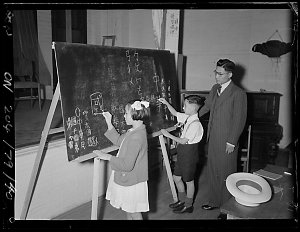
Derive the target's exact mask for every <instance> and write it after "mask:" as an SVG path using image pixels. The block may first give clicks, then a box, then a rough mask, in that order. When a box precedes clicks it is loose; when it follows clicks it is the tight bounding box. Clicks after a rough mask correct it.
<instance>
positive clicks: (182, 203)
mask: <svg viewBox="0 0 300 232" xmlns="http://www.w3.org/2000/svg"><path fill="white" fill-rule="evenodd" d="M183 205H184V202H181V201H177V202H175V203H171V204H169V207H170V208H171V209H176V208H178V207H180V206H183Z"/></svg>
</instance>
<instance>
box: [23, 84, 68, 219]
mask: <svg viewBox="0 0 300 232" xmlns="http://www.w3.org/2000/svg"><path fill="white" fill-rule="evenodd" d="M59 97H60V90H59V83H57V86H56V89H55V92H54V95H53V99H52V101H51V105H50V109H49V112H48V115H47V118H46V123H45V126H44V129H43V131H42V136H41V140H40V144H39V149H38V152H37V156H36V158H35V161H34V164H33V169H32V172H31V177H30V181H29V186H28V189H27V192H26V196H25V201H24V205H23V208H22V211H21V216H20V219H26V216H27V213H28V209H29V206H30V203H31V200H32V195H33V192H34V188H35V185H36V182H37V179H38V172H39V170H40V168H41V166H42V155H43V152H44V148H45V144H46V141H47V137H48V135H50V134H55V133H59V132H63V131H64V128H63V127H59V128H55V129H50V126H51V122H52V119H53V115H54V112H55V109H56V106H57V103H58V100H59Z"/></svg>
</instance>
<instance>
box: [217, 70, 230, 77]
mask: <svg viewBox="0 0 300 232" xmlns="http://www.w3.org/2000/svg"><path fill="white" fill-rule="evenodd" d="M214 74H215V75H219V76H224V75H225V74H227V72H225V73H220V72H217V71H216V70H214Z"/></svg>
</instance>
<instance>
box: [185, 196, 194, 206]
mask: <svg viewBox="0 0 300 232" xmlns="http://www.w3.org/2000/svg"><path fill="white" fill-rule="evenodd" d="M184 205H185V206H186V207H187V208H188V207H190V206H192V205H193V198H188V197H186V198H185V203H184Z"/></svg>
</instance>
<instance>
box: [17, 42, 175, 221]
mask: <svg viewBox="0 0 300 232" xmlns="http://www.w3.org/2000/svg"><path fill="white" fill-rule="evenodd" d="M110 39H113V42H114V38H110ZM52 49H54V45H52ZM58 100H60V85H59V82H58V83H57V86H56V88H55V92H54V95H53V99H52V101H51V105H50V109H49V112H48V115H47V118H46V123H45V125H44V128H43V131H42V134H41V140H40V144H39V148H38V152H37V156H36V158H35V162H34V165H33V169H32V172H31V176H30V181H29V186H28V189H27V192H26V196H25V201H24V205H23V208H22V211H21V215H20V219H21V220H22V219H23V220H25V219H26V217H27V214H28V210H29V206H30V203H31V200H32V196H33V192H34V189H35V186H36V183H37V180H38V176H39V170H40V169H41V166H42V162H43V159H42V158H43V153H44V149H45V144H46V141H47V137H48V135H51V134H56V133H60V132H63V131H64V128H63V127H60V128H54V129H50V126H51V122H52V119H53V116H54V112H55V109H56V106H57V103H58ZM175 129H176V127H171V128H168V129H167V131H171V130H175ZM156 136H159V141H160V145H161V149H162V154H163V160H164V163H165V167H166V171H167V175H168V179H169V183H170V186H171V191H172V195H173V199H174V201H175V202H176V201H177V199H178V198H177V194H176V191H175V185H174V182H173V178H172V173H171V168H170V163H169V159H168V153H167V149H166V146H165V143H164V138H163V135H162V134H161V132H156V133H153V134H152V135H151V137H156ZM116 149H117V148H116V147H115V146H112V147H109V148H106V149H102V150H101V151H103V152H106V153H107V152H110V151H113V150H116ZM95 156H97V155H96V154H93V153H90V154H88V155H86V156H85V159H78V161H79V162H80V161H83V160H87V159H91V158H94V176H93V195H92V219H97V207H98V187H99V167H100V159H99V158H97V157H95Z"/></svg>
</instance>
